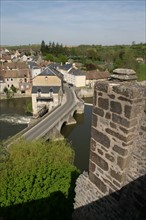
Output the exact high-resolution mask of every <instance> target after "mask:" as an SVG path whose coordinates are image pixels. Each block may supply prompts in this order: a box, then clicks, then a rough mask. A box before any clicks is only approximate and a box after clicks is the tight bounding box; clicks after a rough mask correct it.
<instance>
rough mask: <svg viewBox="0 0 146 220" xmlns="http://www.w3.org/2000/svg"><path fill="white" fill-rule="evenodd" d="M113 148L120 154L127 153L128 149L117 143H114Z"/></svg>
mask: <svg viewBox="0 0 146 220" xmlns="http://www.w3.org/2000/svg"><path fill="white" fill-rule="evenodd" d="M113 150H114V151H115V152H116V153H118V154H119V155H121V156H125V155H127V154H128V150H126V149H123V148H121V147H119V146H117V145H114V147H113Z"/></svg>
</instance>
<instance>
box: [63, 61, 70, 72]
mask: <svg viewBox="0 0 146 220" xmlns="http://www.w3.org/2000/svg"><path fill="white" fill-rule="evenodd" d="M70 68H72V64H70V63H68V64H64V65H63V66H62V67H61V69H64V70H66V71H67V70H69V69H70Z"/></svg>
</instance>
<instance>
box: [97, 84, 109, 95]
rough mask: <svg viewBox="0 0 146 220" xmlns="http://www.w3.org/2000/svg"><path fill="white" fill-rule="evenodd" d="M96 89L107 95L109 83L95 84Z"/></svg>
mask: <svg viewBox="0 0 146 220" xmlns="http://www.w3.org/2000/svg"><path fill="white" fill-rule="evenodd" d="M95 89H97V90H98V91H101V92H105V93H107V91H108V82H97V83H96V84H95Z"/></svg>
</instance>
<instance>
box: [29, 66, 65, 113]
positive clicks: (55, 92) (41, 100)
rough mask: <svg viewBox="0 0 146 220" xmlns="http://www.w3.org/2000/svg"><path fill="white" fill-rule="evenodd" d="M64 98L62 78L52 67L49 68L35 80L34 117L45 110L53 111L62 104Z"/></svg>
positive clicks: (33, 96)
mask: <svg viewBox="0 0 146 220" xmlns="http://www.w3.org/2000/svg"><path fill="white" fill-rule="evenodd" d="M62 97H63V87H62V78H61V77H59V76H58V75H57V74H56V72H55V71H54V70H53V69H51V68H50V67H47V68H46V69H45V70H43V71H42V72H41V73H40V74H39V75H37V76H36V77H35V78H34V79H33V87H32V108H33V115H38V114H39V112H40V111H41V110H42V109H43V108H44V109H46V108H47V109H48V110H49V111H50V110H52V108H54V107H55V106H57V105H59V104H60V103H61V101H62Z"/></svg>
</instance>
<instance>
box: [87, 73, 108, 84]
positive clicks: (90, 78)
mask: <svg viewBox="0 0 146 220" xmlns="http://www.w3.org/2000/svg"><path fill="white" fill-rule="evenodd" d="M109 78H110V73H109V72H108V71H105V72H100V71H97V70H91V71H87V72H86V86H89V87H90V88H93V87H94V84H95V82H96V81H103V80H107V79H109Z"/></svg>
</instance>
